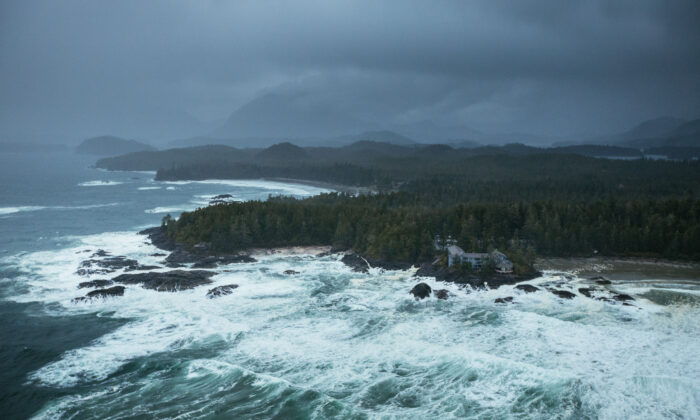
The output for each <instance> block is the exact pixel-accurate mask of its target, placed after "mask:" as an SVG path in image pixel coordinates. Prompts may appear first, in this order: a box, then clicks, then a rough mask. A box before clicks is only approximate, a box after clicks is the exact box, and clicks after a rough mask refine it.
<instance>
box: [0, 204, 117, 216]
mask: <svg viewBox="0 0 700 420" xmlns="http://www.w3.org/2000/svg"><path fill="white" fill-rule="evenodd" d="M118 205H119V203H107V204H87V205H84V206H17V207H0V216H6V215H9V214H15V213H22V212H30V211H39V210H87V209H95V208H100V207H110V206H118Z"/></svg>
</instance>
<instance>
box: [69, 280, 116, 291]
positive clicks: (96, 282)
mask: <svg viewBox="0 0 700 420" xmlns="http://www.w3.org/2000/svg"><path fill="white" fill-rule="evenodd" d="M113 283H114V282H113V281H112V280H92V281H84V282H82V283H80V284H78V289H84V288H95V287H105V286H109V285H110V284H113Z"/></svg>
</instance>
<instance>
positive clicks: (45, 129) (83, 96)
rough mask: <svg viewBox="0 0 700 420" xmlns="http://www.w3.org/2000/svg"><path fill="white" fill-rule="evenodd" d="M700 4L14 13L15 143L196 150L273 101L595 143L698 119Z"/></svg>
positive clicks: (7, 21) (1, 25) (24, 9)
mask: <svg viewBox="0 0 700 420" xmlns="http://www.w3.org/2000/svg"><path fill="white" fill-rule="evenodd" d="M698 4H699V3H698V2H697V1H695V0H691V1H673V2H667V1H644V0H642V1H640V0H634V1H615V2H612V1H590V2H562V1H546V2H545V1H519V2H510V1H509V2H499V1H469V2H447V1H430V2H417V1H384V2H369V1H367V2H363V1H359V2H358V1H353V2H350V1H297V2H279V1H251V2H225V1H199V2H173V1H167V2H150V1H149V2H143V1H133V2H130V1H122V2H102V1H82V2H55V1H48V2H25V1H17V2H13V1H5V2H2V3H0V89H1V91H0V93H1V94H2V97H1V99H0V112H1V115H0V124H1V125H2V126H1V127H0V133H1V134H2V135H3V136H4V137H8V136H16V137H22V138H29V139H32V138H40V139H42V140H46V139H47V136H56V137H57V138H61V139H70V138H80V137H81V136H85V135H91V134H101V133H106V132H110V133H114V134H121V135H128V136H136V137H145V138H160V139H166V138H175V137H186V136H188V135H193V134H199V133H204V132H209V131H211V130H213V128H214V127H215V125H211V124H205V123H202V121H204V122H207V121H213V120H217V119H223V118H225V117H226V116H228V115H229V114H230V113H231V112H232V111H234V110H235V109H237V108H238V107H241V106H243V105H245V104H246V103H248V102H249V101H252V100H255V99H256V98H261V97H263V96H264V95H266V94H270V93H275V94H279V95H280V96H279V97H280V98H283V99H284V98H288V97H292V96H294V95H297V96H294V97H296V98H297V99H295V100H298V95H299V94H303V95H304V100H305V101H306V102H307V103H311V105H310V106H311V108H310V109H317V108H318V109H332V110H333V112H334V115H341V114H342V115H346V116H347V121H352V122H353V124H354V123H355V122H357V124H366V125H367V126H370V125H373V124H374V125H379V126H382V125H384V126H391V125H396V124H410V123H415V122H420V121H424V120H431V121H435V122H436V123H438V124H441V125H464V126H471V127H475V128H478V129H482V130H487V131H497V132H534V133H540V134H547V135H566V134H580V135H585V134H597V133H603V132H607V131H610V130H618V129H623V128H626V127H628V126H629V125H631V124H634V123H636V122H638V121H640V120H642V119H645V118H653V117H656V116H660V115H676V116H681V117H687V118H691V117H697V116H698V115H700V87H699V86H700V30H699V29H698V25H697V19H698V17H700V6H698ZM295 103H296V102H295ZM313 107H316V108H313ZM339 127H340V126H339ZM341 128H343V129H345V127H341ZM364 128H365V127H359V126H358V127H357V130H358V131H361V130H362V129H364ZM339 129H340V128H339ZM310 131H314V130H310Z"/></svg>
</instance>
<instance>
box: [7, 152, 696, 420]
mask: <svg viewBox="0 0 700 420" xmlns="http://www.w3.org/2000/svg"><path fill="white" fill-rule="evenodd" d="M18 156H20V155H17V156H14V157H13V158H12V159H9V158H7V157H6V156H2V157H0V159H4V161H3V162H2V163H3V164H4V165H0V166H2V167H3V169H0V171H2V172H0V179H3V180H12V182H7V181H4V182H3V185H2V189H3V191H2V192H3V194H1V195H0V200H1V201H0V208H2V209H3V210H2V211H1V212H0V233H1V234H2V237H3V238H5V239H3V242H2V246H1V251H0V252H2V253H1V254H0V276H1V277H2V280H0V290H1V293H2V301H0V311H2V312H1V315H2V318H3V323H2V325H1V326H0V339H2V342H3V343H5V344H2V345H0V363H1V364H2V369H0V383H1V384H2V385H3V386H2V387H1V388H2V390H1V391H0V402H1V404H2V408H3V412H4V413H6V415H7V416H8V417H9V418H24V417H28V416H31V417H34V418H47V419H48V418H100V419H103V418H121V417H138V416H146V417H160V418H163V417H168V418H175V417H177V418H212V417H214V418H329V417H337V418H435V417H465V418H611V419H617V418H697V417H698V416H699V415H700V413H698V406H700V404H699V403H700V380H699V379H698V378H700V353H699V352H698V351H697V350H698V348H700V323H698V322H697V320H698V319H700V318H699V317H700V305H699V303H700V287H698V286H699V284H698V282H697V279H696V278H693V277H692V276H681V277H673V276H667V275H665V274H664V273H658V275H657V273H656V272H655V271H654V269H653V268H649V270H648V271H647V272H646V274H644V273H637V274H633V275H629V276H624V275H620V277H619V279H618V278H615V277H614V276H613V280H614V284H613V285H612V286H611V287H612V288H613V289H614V290H617V291H620V292H624V293H629V294H633V295H634V296H635V297H636V301H635V302H634V305H635V306H623V305H622V304H621V303H605V302H600V301H595V300H592V299H586V298H584V297H582V296H580V295H579V296H577V297H576V298H574V299H572V300H561V299H559V298H557V297H555V296H554V295H552V294H550V293H547V292H543V291H541V292H538V293H532V294H524V293H522V292H519V291H517V290H515V289H514V288H513V287H512V286H504V287H502V288H499V289H497V290H485V291H484V290H482V291H472V290H470V289H462V288H459V287H457V286H456V285H454V284H445V283H442V284H441V283H437V282H435V281H434V279H432V278H421V279H417V278H415V277H413V272H412V271H405V272H402V271H383V270H379V269H372V270H371V271H370V273H369V274H361V273H354V272H352V271H351V270H350V269H349V268H347V267H346V266H344V265H343V264H342V263H341V262H340V261H339V257H338V256H336V255H330V256H325V257H313V256H311V255H285V254H276V255H268V256H262V257H257V258H258V262H255V263H245V264H232V265H229V266H223V267H219V268H218V269H216V272H217V274H216V276H215V277H213V278H212V280H213V282H214V284H212V285H211V286H201V287H197V288H194V289H192V290H186V291H180V292H176V293H165V292H156V291H153V290H147V289H143V288H141V287H140V286H128V287H127V288H126V291H125V294H124V296H122V297H117V298H113V299H104V300H93V301H91V302H89V303H80V304H74V303H71V299H73V298H75V297H77V296H81V295H84V294H85V292H86V290H85V289H81V290H78V289H77V284H78V283H79V282H82V281H87V280H93V279H98V278H106V277H113V276H116V275H117V274H119V272H117V273H113V274H109V275H107V276H105V275H93V276H80V275H78V274H76V270H77V268H78V266H79V264H80V263H81V262H82V261H83V260H85V259H87V258H88V257H89V256H90V255H91V253H92V252H94V251H96V250H98V249H103V250H105V251H108V252H110V253H111V254H112V255H124V256H126V257H128V258H133V259H136V260H138V261H139V263H141V264H146V265H151V264H159V263H160V262H161V261H162V259H163V257H162V256H154V255H153V254H155V253H158V252H162V251H160V250H158V249H157V248H155V247H153V246H152V245H150V244H149V243H147V241H146V238H145V237H144V236H141V235H138V234H137V233H136V232H137V231H138V230H139V229H140V228H143V227H146V226H152V225H155V224H158V223H159V221H160V218H161V217H162V216H164V215H165V213H166V212H170V213H171V214H173V215H175V214H176V213H178V212H179V211H182V210H190V209H194V208H196V207H198V206H202V205H206V204H207V202H208V198H209V197H212V196H214V195H217V194H224V193H226V194H231V195H233V197H234V199H235V200H241V201H242V200H252V199H265V198H266V197H267V196H268V195H269V194H293V195H297V196H307V195H311V194H317V193H319V192H322V191H323V190H321V189H319V188H316V187H309V186H303V185H291V184H280V183H268V182H263V181H204V182H177V183H160V182H154V181H153V180H152V178H153V175H152V174H147V173H119V172H114V173H109V172H102V171H97V170H94V169H89V168H87V162H83V161H75V160H74V159H76V158H73V157H70V158H69V157H66V158H65V160H55V159H46V161H41V159H43V158H40V157H32V158H29V157H27V156H20V157H18ZM37 159H39V161H37ZM71 159H73V160H71ZM37 168H41V169H40V170H39V169H37ZM5 171H6V173H5ZM20 180H21V182H20ZM10 209H11V210H10ZM597 269H600V267H591V266H585V267H584V266H576V265H575V264H571V263H570V262H562V263H560V264H558V265H557V264H554V263H552V264H551V267H550V269H549V270H546V271H545V272H544V275H543V277H541V278H539V279H536V280H534V281H532V282H530V283H531V284H535V285H538V284H548V283H552V282H557V283H561V284H562V286H561V287H563V288H567V289H571V290H573V291H575V290H576V289H577V288H578V287H584V285H587V284H589V283H590V281H589V280H587V276H588V275H587V273H588V272H591V271H595V270H597ZM285 270H295V271H297V272H298V274H293V275H285V274H283V273H284V271H285ZM626 272H633V271H631V270H627V271H626ZM418 281H425V282H427V283H428V284H430V285H431V286H432V287H434V288H438V289H442V288H446V289H448V290H449V291H450V292H451V293H452V296H451V297H450V298H449V299H448V300H446V301H442V300H437V299H435V298H430V299H427V300H424V301H415V300H414V299H413V298H412V296H411V295H409V294H408V291H409V290H410V288H411V287H412V286H413V285H414V284H415V283H417V282H418ZM226 284H238V285H239V287H238V288H237V289H236V290H235V291H234V293H233V294H231V295H228V296H223V297H220V298H216V299H207V298H206V296H205V295H206V292H207V290H208V289H210V288H212V287H214V286H218V285H226ZM506 296H513V297H514V302H515V304H512V305H500V304H496V303H494V300H495V299H496V298H499V297H506Z"/></svg>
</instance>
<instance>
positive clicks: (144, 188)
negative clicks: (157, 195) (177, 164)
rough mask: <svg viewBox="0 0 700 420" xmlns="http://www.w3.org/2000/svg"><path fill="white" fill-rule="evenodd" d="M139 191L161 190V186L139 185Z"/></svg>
mask: <svg viewBox="0 0 700 420" xmlns="http://www.w3.org/2000/svg"><path fill="white" fill-rule="evenodd" d="M138 189H139V191H148V190H159V189H161V187H139V188H138Z"/></svg>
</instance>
